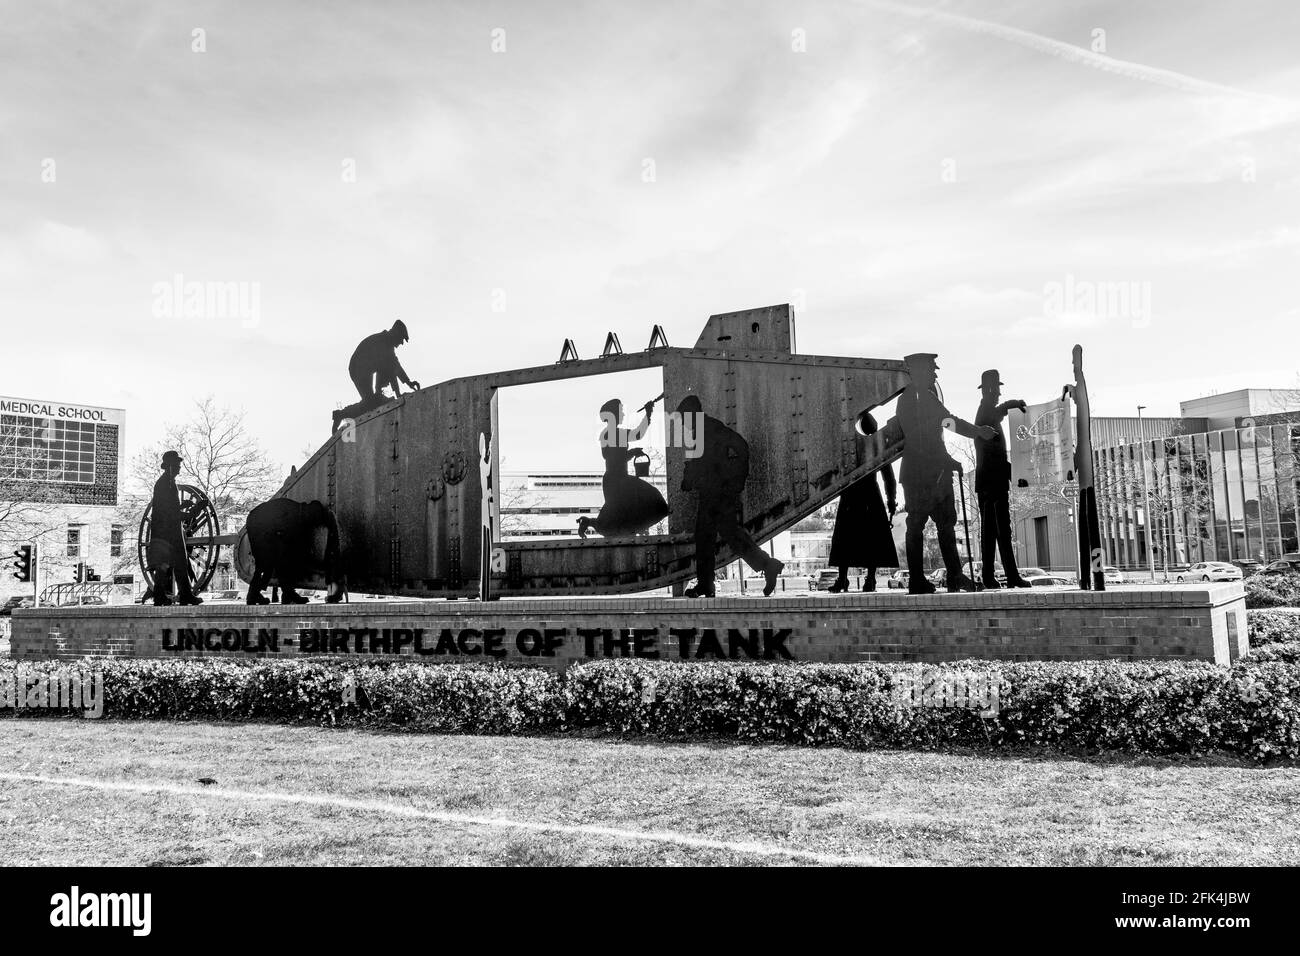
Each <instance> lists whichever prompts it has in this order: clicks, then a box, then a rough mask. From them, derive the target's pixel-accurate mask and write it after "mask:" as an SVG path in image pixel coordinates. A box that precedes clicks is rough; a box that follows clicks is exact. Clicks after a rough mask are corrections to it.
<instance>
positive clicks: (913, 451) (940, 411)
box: [897, 352, 995, 594]
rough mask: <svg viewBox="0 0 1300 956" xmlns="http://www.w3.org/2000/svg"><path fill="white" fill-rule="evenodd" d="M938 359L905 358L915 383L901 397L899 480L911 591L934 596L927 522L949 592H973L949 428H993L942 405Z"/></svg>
mask: <svg viewBox="0 0 1300 956" xmlns="http://www.w3.org/2000/svg"><path fill="white" fill-rule="evenodd" d="M936 358H938V356H937V355H935V354H934V353H932V352H917V353H915V354H913V355H908V356H905V357H904V358H903V362H904V363H905V364H906V365H907V371H908V373H909V374H910V375H911V376H912V380H911V382H909V383H908V385H907V387H906V388H905V389H904V390H903V394H902V395H900V396H899V398H898V412H897V421H898V425H899V427H900V428H901V429H902V432H903V463H902V465H901V466H900V467H899V476H898V477H899V483H900V484H901V485H902V486H903V496H904V497H905V498H906V499H907V500H906V508H907V570H908V583H907V589H908V591H909V592H910V593H912V594H933V593H934V585H933V584H931V583H930V582H929V581H928V580H926V578H925V523H926V522H927V521H929V520H931V519H933V521H934V526H935V530H936V531H937V532H938V535H939V551H940V552H941V553H942V554H943V563H944V567H945V568H946V569H947V573H948V578H947V580H948V590H949V591H973V590H975V584H974V582H973V581H971V579H970V578H968V577H967V576H966V575H965V574H963V573H962V570H961V555H959V554H958V553H957V506H956V502H955V500H954V496H953V493H952V475H953V472H958V473H960V472H961V470H962V468H961V465H960V464H959V463H958V462H956V461H954V460H953V458H952V456H951V455H949V454H948V449H947V447H946V446H945V445H944V443H943V432H944V429H945V428H949V429H952V430H953V431H955V432H956V433H957V434H958V435H962V436H965V437H966V438H992V437H993V436H994V434H995V433H994V430H993V429H992V428H988V427H987V426H976V425H972V424H971V423H970V422H967V421H963V420H962V419H960V418H958V417H957V416H955V415H953V414H952V412H950V411H948V409H947V408H945V407H944V404H943V402H941V401H940V400H939V396H938V393H937V385H936V381H935V379H936V372H937V371H938V369H939V365H938V363H937V362H935V359H936Z"/></svg>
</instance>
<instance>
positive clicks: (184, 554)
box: [145, 451, 203, 606]
mask: <svg viewBox="0 0 1300 956" xmlns="http://www.w3.org/2000/svg"><path fill="white" fill-rule="evenodd" d="M181 461H182V459H181V456H180V455H179V454H178V453H177V452H174V451H168V452H164V453H163V456H162V474H161V475H160V476H159V477H158V480H157V481H156V482H154V486H153V506H152V508H151V510H150V518H149V543H148V545H146V551H145V554H146V557H147V558H148V559H149V564H150V569H151V570H152V571H153V572H154V580H153V603H154V604H156V605H159V606H165V605H168V604H202V603H203V598H201V597H198V596H197V595H195V594H194V592H193V590H192V589H191V588H190V566H189V558H188V554H189V552H188V550H187V549H186V547H185V523H184V521H183V519H182V517H181V499H180V492H178V491H177V490H176V476H177V475H179V474H180V473H181ZM169 580H175V582H176V600H175V601H173V600H172V599H171V597H170V596H169V595H168V593H167V592H168V591H170V590H171V588H170V587H169V586H168V581H169Z"/></svg>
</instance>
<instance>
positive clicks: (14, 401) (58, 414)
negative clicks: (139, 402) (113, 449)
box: [0, 397, 122, 424]
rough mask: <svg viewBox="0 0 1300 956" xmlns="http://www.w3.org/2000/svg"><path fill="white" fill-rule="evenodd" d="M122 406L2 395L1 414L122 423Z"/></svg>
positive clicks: (0, 400)
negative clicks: (36, 399) (44, 400)
mask: <svg viewBox="0 0 1300 956" xmlns="http://www.w3.org/2000/svg"><path fill="white" fill-rule="evenodd" d="M121 412H122V410H121V409H120V408H97V407H95V406H91V405H67V404H58V403H56V402H42V401H31V400H28V399H21V398H4V397H0V414H5V415H31V416H33V417H35V418H62V419H67V420H69V421H78V422H104V423H106V424H107V423H114V424H120V423H121V418H122V415H121Z"/></svg>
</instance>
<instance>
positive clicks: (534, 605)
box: [11, 584, 1247, 668]
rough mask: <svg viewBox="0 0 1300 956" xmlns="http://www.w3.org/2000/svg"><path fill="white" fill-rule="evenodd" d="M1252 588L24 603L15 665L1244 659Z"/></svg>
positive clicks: (17, 619)
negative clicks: (57, 661)
mask: <svg viewBox="0 0 1300 956" xmlns="http://www.w3.org/2000/svg"><path fill="white" fill-rule="evenodd" d="M1246 651H1247V642H1246V608H1245V597H1244V593H1243V590H1242V587H1241V585H1240V584H1210V585H1199V586H1197V585H1194V586H1182V587H1174V586H1166V587H1158V586H1157V587H1150V588H1141V589H1136V588H1124V589H1117V590H1111V591H1106V592H1103V593H1100V594H1097V593H1090V592H1083V591H1069V590H1055V589H1053V590H1052V591H1048V592H1042V591H997V592H984V593H982V594H936V595H930V596H915V597H914V596H910V595H906V594H899V593H878V594H848V595H838V596H826V595H812V596H806V597H781V596H774V597H772V598H761V597H759V598H748V597H746V598H719V599H717V600H712V601H692V600H689V599H681V598H679V599H670V598H659V597H655V598H572V599H512V600H502V601H494V602H489V603H481V602H476V601H420V602H401V603H398V602H359V603H354V604H344V605H324V604H310V605H301V606H293V607H280V606H271V607H265V606H264V607H246V606H244V605H230V604H227V605H205V606H203V607H199V608H154V607H141V606H136V605H129V606H120V607H101V608H92V607H79V608H52V609H44V608H42V609H39V610H19V611H15V612H14V616H13V640H12V650H11V654H12V656H13V657H14V658H16V659H20V660H21V659H28V660H35V659H46V658H61V659H74V658H80V657H85V656H92V657H152V658H181V657H220V658H226V659H250V658H254V657H263V658H276V659H283V660H291V659H296V658H302V657H307V656H314V655H322V654H324V655H331V656H346V657H352V658H370V659H383V658H389V659H391V658H393V657H394V656H398V657H400V658H402V659H411V660H423V661H428V662H432V663H445V662H448V661H461V662H465V661H483V660H502V661H510V662H523V663H532V664H540V665H546V666H551V667H560V668H563V667H566V666H568V665H569V664H571V663H574V662H575V661H580V660H590V659H596V658H602V657H610V656H612V657H644V658H651V659H664V660H682V659H689V660H718V659H724V660H732V659H734V660H751V659H758V660H764V659H766V660H797V661H828V662H848V661H947V660H954V659H958V658H967V657H976V658H986V659H995V660H1058V661H1061V660H1101V659H1116V660H1140V659H1153V658H1155V659H1165V660H1169V659H1173V660H1201V661H1213V662H1216V663H1219V664H1228V663H1231V662H1232V661H1233V660H1235V659H1236V658H1237V657H1239V656H1240V655H1242V654H1244V653H1246Z"/></svg>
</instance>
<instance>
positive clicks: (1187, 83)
mask: <svg viewBox="0 0 1300 956" xmlns="http://www.w3.org/2000/svg"><path fill="white" fill-rule="evenodd" d="M864 6H867V7H871V8H873V9H876V10H881V11H883V12H886V13H897V14H899V15H901V16H906V17H911V18H912V19H914V20H928V21H930V22H932V23H938V24H943V25H945V26H950V27H955V28H957V29H959V30H965V31H967V32H968V33H983V34H986V35H989V36H995V37H998V38H999V39H1002V40H1007V41H1008V42H1011V43H1015V44H1017V45H1019V46H1023V47H1027V48H1028V49H1030V50H1037V51H1038V52H1039V53H1047V54H1049V55H1051V56H1055V57H1060V58H1061V59H1063V60H1066V61H1068V62H1070V63H1080V64H1082V65H1084V66H1090V67H1092V68H1094V69H1098V70H1105V71H1106V72H1107V73H1117V74H1119V75H1121V76H1127V77H1129V78H1130V79H1134V80H1143V81H1145V82H1147V83H1155V84H1156V85H1158V86H1166V87H1169V88H1170V89H1175V90H1180V91H1182V92H1184V93H1195V94H1198V95H1201V96H1231V97H1234V98H1238V99H1249V100H1255V101H1257V102H1262V103H1267V104H1270V105H1274V106H1285V107H1287V108H1290V107H1291V106H1292V104H1290V103H1289V102H1287V101H1285V100H1281V99H1279V98H1277V97H1274V96H1268V95H1266V94H1262V93H1253V92H1251V91H1249V90H1242V89H1238V88H1237V87H1235V86H1226V85H1224V84H1222V83H1212V82H1209V81H1208V80H1198V79H1197V78H1196V77H1194V76H1188V75H1187V74H1185V73H1176V72H1174V71H1173V70H1162V69H1160V68H1159V67H1154V66H1147V65H1146V64H1144V63H1134V62H1133V61H1131V60H1117V59H1116V58H1115V57H1113V56H1106V55H1105V54H1104V53H1094V52H1093V51H1092V50H1088V49H1085V48H1083V47H1080V46H1075V45H1073V44H1071V43H1064V42H1062V41H1061V40H1053V39H1052V38H1050V37H1045V36H1042V35H1041V34H1038V33H1031V32H1029V31H1028V30H1020V29H1017V28H1016V27H1009V26H1005V25H1003V24H1001V23H991V22H989V21H987V20H976V19H974V18H972V17H963V16H961V15H959V14H956V13H947V12H945V11H943V10H936V9H934V8H932V7H912V6H907V5H905V4H901V3H890V2H888V0H864Z"/></svg>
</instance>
